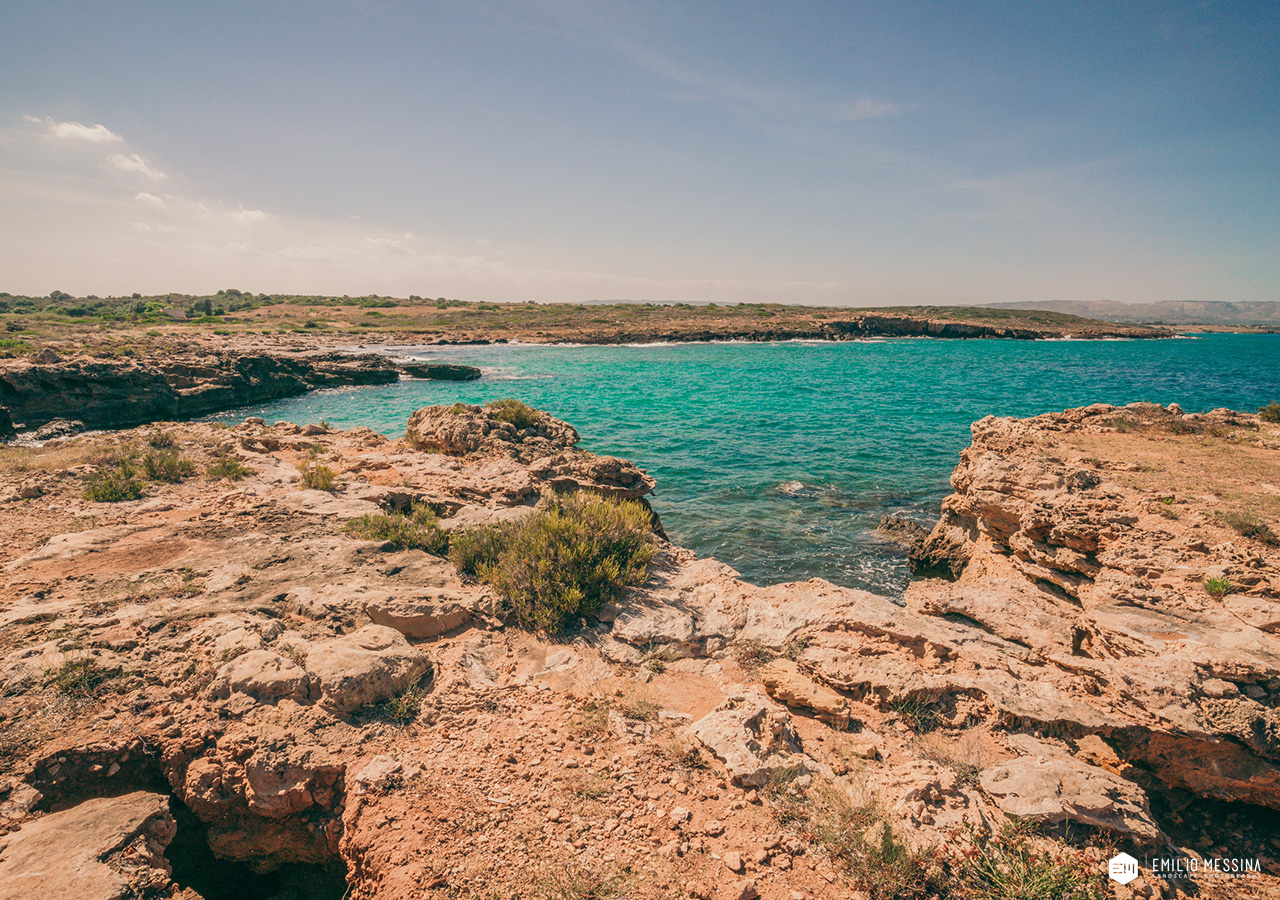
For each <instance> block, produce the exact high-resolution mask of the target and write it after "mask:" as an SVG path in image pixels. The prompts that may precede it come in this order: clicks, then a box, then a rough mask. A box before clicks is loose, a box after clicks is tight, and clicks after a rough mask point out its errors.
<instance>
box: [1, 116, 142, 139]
mask: <svg viewBox="0 0 1280 900" xmlns="http://www.w3.org/2000/svg"><path fill="white" fill-rule="evenodd" d="M24 118H26V120H27V121H28V122H34V123H36V124H39V125H43V126H45V128H46V133H47V134H48V135H49V136H50V137H55V138H57V139H59V140H64V141H83V142H84V143H87V144H114V143H118V142H120V141H123V140H124V138H122V137H121V136H120V135H118V134H116V133H115V132H114V131H112V130H111V129H110V128H108V127H107V126H105V125H81V124H80V123H79V122H58V121H55V120H54V119H52V118H50V117H48V116H45V117H43V118H41V117H39V116H25V117H24Z"/></svg>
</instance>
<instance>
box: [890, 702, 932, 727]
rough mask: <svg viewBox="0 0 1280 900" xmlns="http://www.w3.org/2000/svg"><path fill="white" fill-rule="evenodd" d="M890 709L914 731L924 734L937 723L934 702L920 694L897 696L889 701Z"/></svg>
mask: <svg viewBox="0 0 1280 900" xmlns="http://www.w3.org/2000/svg"><path fill="white" fill-rule="evenodd" d="M889 709H891V710H893V711H894V712H895V713H897V714H898V718H900V719H902V721H903V722H905V723H906V725H907V727H908V728H910V729H911V730H912V731H914V732H917V733H920V734H923V733H924V732H926V731H929V730H930V729H931V728H933V726H934V725H936V724H937V721H938V713H937V710H935V709H934V708H933V703H932V702H931V701H930V700H929V699H928V698H927V697H923V696H921V695H920V694H911V695H910V696H907V697H897V698H895V699H893V700H890V701H889Z"/></svg>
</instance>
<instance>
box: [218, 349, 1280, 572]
mask: <svg viewBox="0 0 1280 900" xmlns="http://www.w3.org/2000/svg"><path fill="white" fill-rule="evenodd" d="M386 349H387V351H388V352H393V353H395V354H397V355H404V356H410V357H414V358H420V359H429V360H432V361H440V362H457V363H466V364H471V365H477V366H480V367H481V369H482V370H483V372H484V377H483V378H482V379H481V380H479V381H474V382H461V383H457V382H428V381H414V380H402V381H400V382H397V383H394V384H388V385H380V386H373V387H361V388H342V389H335V390H326V391H318V392H316V393H312V394H307V395H304V396H301V397H296V398H291V399H287V400H281V401H277V402H273V403H269V404H263V405H260V406H254V407H246V408H242V409H238V410H232V411H228V412H225V413H221V414H219V415H218V416H216V417H215V418H218V419H223V420H226V421H235V420H238V419H241V418H243V417H245V416H251V415H258V416H262V417H264V418H266V419H267V420H268V421H273V420H281V419H283V420H288V421H294V422H299V423H305V422H318V421H320V420H321V419H327V420H328V421H330V422H331V423H333V424H334V425H335V426H339V427H343V428H350V427H354V426H357V425H364V426H367V427H370V428H373V429H375V430H377V431H381V432H383V433H385V434H388V435H391V436H397V435H399V434H402V433H403V430H404V424H405V421H406V419H407V418H408V416H409V414H410V413H411V412H412V411H413V410H415V409H417V408H419V407H422V406H427V405H431V404H440V403H455V402H464V403H483V402H486V401H488V400H492V399H497V398H501V397H514V398H516V399H519V400H523V401H524V402H526V403H528V404H530V405H532V406H535V407H538V408H539V409H545V410H547V411H548V412H550V413H551V414H552V415H554V416H556V417H557V418H560V419H564V420H565V421H567V422H569V423H571V424H572V425H573V426H574V427H575V428H577V429H578V431H579V433H580V434H581V435H582V443H581V446H582V447H583V448H585V449H589V450H592V451H594V452H596V453H603V454H613V455H616V456H621V457H624V458H627V459H630V460H632V461H633V462H635V463H636V464H637V465H639V466H641V467H642V468H644V469H646V470H648V471H649V472H651V473H652V474H653V475H654V476H655V477H656V478H657V479H658V490H657V495H656V497H654V498H653V505H654V508H655V509H656V510H657V511H658V513H659V514H660V515H661V517H662V521H663V524H664V525H665V527H666V530H667V533H668V534H669V536H670V537H671V539H672V541H674V542H675V543H677V544H680V545H682V546H685V547H689V548H690V549H692V550H694V551H696V552H697V553H698V554H700V555H704V556H714V557H716V558H717V559H720V560H722V561H724V562H726V563H728V564H729V565H731V566H733V567H734V568H736V569H738V570H739V571H740V572H741V573H742V574H743V576H744V577H745V578H746V579H747V580H749V581H753V582H756V583H759V584H773V583H777V582H782V581H793V580H799V579H805V578H810V577H822V578H826V579H829V580H830V581H833V582H835V583H837V584H841V585H846V586H850V587H861V588H866V589H868V590H872V591H876V592H878V593H889V594H896V593H899V592H900V591H901V590H902V589H903V588H904V586H905V585H906V582H907V570H906V561H905V557H904V556H903V554H902V553H901V551H899V550H898V549H897V548H896V547H894V546H893V545H891V544H888V543H886V542H885V541H884V540H882V539H881V538H880V537H878V536H877V535H876V534H875V527H876V524H877V523H878V522H879V520H880V517H881V516H882V515H884V514H886V513H896V514H899V515H907V516H909V517H912V518H915V519H918V520H919V521H921V522H922V523H925V524H930V523H931V521H932V520H933V518H934V517H935V516H936V515H937V512H938V509H939V505H940V503H941V501H942V499H943V498H944V497H945V496H946V495H947V494H948V493H950V486H949V484H948V479H949V477H950V474H951V471H952V469H953V468H954V466H955V463H956V458H957V455H958V454H959V452H960V451H961V450H962V449H964V447H966V446H967V445H968V443H969V425H970V423H972V422H973V421H974V420H976V419H980V418H982V417H983V416H986V415H997V416H1029V415H1035V414H1038V413H1042V412H1049V411H1056V410H1062V409H1066V408H1068V407H1073V406H1083V405H1088V404H1090V403H1112V404H1116V405H1122V404H1125V403H1130V402H1134V401H1153V402H1157V403H1163V404H1168V403H1178V404H1180V405H1181V406H1182V408H1183V409H1184V410H1185V411H1187V412H1202V411H1206V410H1209V409H1214V408H1217V407H1224V406H1225V407H1230V408H1232V409H1240V410H1247V411H1253V410H1256V409H1257V407H1259V406H1261V405H1263V404H1265V403H1267V402H1269V401H1271V400H1273V399H1274V400H1280V335H1272V334H1263V335H1258V334H1247V335H1243V334H1203V335H1188V336H1184V337H1180V338H1175V339H1172V340H1101V341H1075V340H1063V341H1005V340H968V341H959V340H939V339H920V338H904V339H885V340H873V341H857V342H841V343H828V342H785V343H708V344H658V345H640V346H629V345H622V346H564V345H556V346H546V345H528V344H511V345H495V346H478V347H477V346H468V347H448V348H441V347H412V346H401V347H395V348H386Z"/></svg>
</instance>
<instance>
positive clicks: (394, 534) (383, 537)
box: [343, 503, 449, 556]
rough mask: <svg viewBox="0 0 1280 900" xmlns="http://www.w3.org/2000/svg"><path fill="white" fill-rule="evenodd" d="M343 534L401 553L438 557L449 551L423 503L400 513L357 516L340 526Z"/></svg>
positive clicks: (445, 537)
mask: <svg viewBox="0 0 1280 900" xmlns="http://www.w3.org/2000/svg"><path fill="white" fill-rule="evenodd" d="M343 531H345V532H347V534H351V535H354V536H356V537H359V538H363V539H364V540H366V541H387V542H389V543H392V544H394V545H395V546H396V547H397V548H400V549H403V550H423V551H425V552H427V553H433V554H435V555H437V556H439V555H443V554H444V553H446V552H447V551H448V549H449V535H448V533H447V532H446V531H444V529H442V528H441V527H440V519H439V517H438V516H436V514H435V513H434V512H433V511H432V510H431V507H429V506H427V505H426V504H425V503H414V504H413V505H412V507H411V508H410V509H409V511H408V512H403V513H402V512H391V513H382V514H374V515H364V516H358V517H356V518H354V519H352V520H351V521H349V522H348V523H347V524H346V525H345V526H343Z"/></svg>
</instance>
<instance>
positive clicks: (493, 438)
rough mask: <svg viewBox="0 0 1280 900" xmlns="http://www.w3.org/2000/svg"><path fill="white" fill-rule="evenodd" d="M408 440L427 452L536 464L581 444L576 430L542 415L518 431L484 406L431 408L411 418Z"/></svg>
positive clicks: (418, 412) (422, 410)
mask: <svg viewBox="0 0 1280 900" xmlns="http://www.w3.org/2000/svg"><path fill="white" fill-rule="evenodd" d="M405 437H406V439H407V440H408V441H409V442H410V443H412V444H413V445H414V446H416V447H419V448H421V449H424V450H437V451H439V452H440V453H446V454H450V455H453V456H465V455H467V454H471V453H497V454H501V455H504V456H514V457H519V458H521V459H525V460H532V459H536V458H538V457H542V456H549V455H551V454H553V453H556V452H558V451H561V450H567V449H568V448H570V447H572V446H573V445H574V444H576V443H578V432H577V431H575V430H574V429H573V426H571V425H569V424H568V423H566V422H561V421H560V420H559V419H556V418H552V417H551V416H550V415H548V414H547V413H545V412H541V411H538V412H537V417H536V419H535V420H534V421H533V423H532V424H530V425H527V426H525V427H523V428H517V427H516V426H515V425H513V424H512V423H510V422H504V421H502V419H499V418H497V417H496V416H495V415H494V411H493V410H492V409H488V408H486V407H482V406H466V405H464V404H457V405H455V406H427V407H423V408H422V409H419V410H418V411H417V412H415V413H413V415H411V416H410V417H409V424H408V429H407V431H406V434H405Z"/></svg>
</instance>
